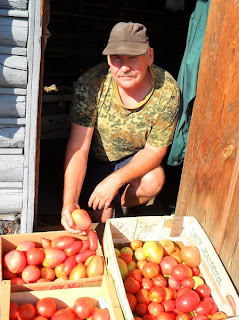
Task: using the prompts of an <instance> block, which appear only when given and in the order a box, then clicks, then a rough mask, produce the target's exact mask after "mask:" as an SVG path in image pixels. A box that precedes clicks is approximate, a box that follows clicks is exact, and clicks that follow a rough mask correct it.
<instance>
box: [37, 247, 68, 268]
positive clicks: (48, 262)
mask: <svg viewBox="0 0 239 320" xmlns="http://www.w3.org/2000/svg"><path fill="white" fill-rule="evenodd" d="M44 251H45V258H44V260H43V262H42V265H43V267H50V268H55V267H56V266H58V265H59V264H61V263H62V262H64V261H65V260H66V258H67V255H66V254H65V252H64V251H63V250H61V249H58V248H50V249H44Z"/></svg>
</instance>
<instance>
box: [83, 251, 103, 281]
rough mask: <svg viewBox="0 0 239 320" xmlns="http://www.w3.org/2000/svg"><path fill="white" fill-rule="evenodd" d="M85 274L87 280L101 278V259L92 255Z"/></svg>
mask: <svg viewBox="0 0 239 320" xmlns="http://www.w3.org/2000/svg"><path fill="white" fill-rule="evenodd" d="M86 272H87V276H88V277H89V278H91V277H98V276H102V275H103V273H104V259H103V257H102V256H98V255H94V256H93V258H92V259H91V260H90V262H89V264H88V266H87V269H86Z"/></svg>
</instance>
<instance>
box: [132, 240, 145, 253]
mask: <svg viewBox="0 0 239 320" xmlns="http://www.w3.org/2000/svg"><path fill="white" fill-rule="evenodd" d="M129 246H130V248H131V249H132V250H133V251H135V250H136V249H137V248H141V247H143V242H142V241H141V240H138V239H135V240H132V241H131V242H130V244H129Z"/></svg>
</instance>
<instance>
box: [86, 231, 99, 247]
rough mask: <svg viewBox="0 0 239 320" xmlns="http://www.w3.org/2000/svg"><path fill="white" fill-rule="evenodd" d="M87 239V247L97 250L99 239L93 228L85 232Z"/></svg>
mask: <svg viewBox="0 0 239 320" xmlns="http://www.w3.org/2000/svg"><path fill="white" fill-rule="evenodd" d="M87 241H88V243H89V249H91V250H97V248H98V242H99V239H98V236H97V233H96V232H95V231H94V230H89V231H88V232H87Z"/></svg>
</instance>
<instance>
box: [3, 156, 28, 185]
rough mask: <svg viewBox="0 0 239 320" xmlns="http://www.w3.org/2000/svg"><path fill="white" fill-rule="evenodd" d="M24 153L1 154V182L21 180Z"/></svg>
mask: <svg viewBox="0 0 239 320" xmlns="http://www.w3.org/2000/svg"><path fill="white" fill-rule="evenodd" d="M23 164H24V155H22V154H21V155H1V166H0V177H1V182H9V181H10V182H19V181H23Z"/></svg>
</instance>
